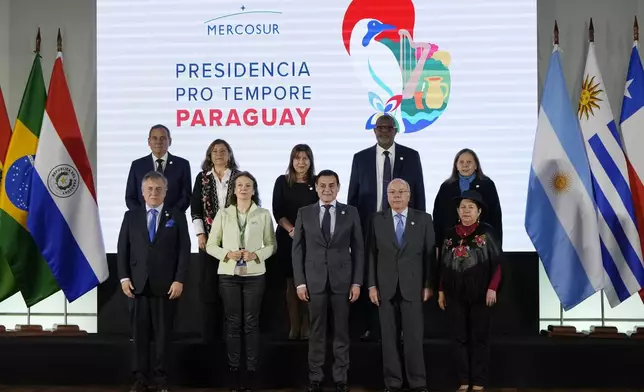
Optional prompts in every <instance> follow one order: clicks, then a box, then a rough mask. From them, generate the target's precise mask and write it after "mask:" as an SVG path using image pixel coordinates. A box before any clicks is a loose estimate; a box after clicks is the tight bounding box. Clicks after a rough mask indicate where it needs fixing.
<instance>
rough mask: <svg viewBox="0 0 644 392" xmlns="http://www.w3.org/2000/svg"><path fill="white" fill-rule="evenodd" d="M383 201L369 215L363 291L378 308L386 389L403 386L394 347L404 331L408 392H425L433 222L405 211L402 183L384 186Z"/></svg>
mask: <svg viewBox="0 0 644 392" xmlns="http://www.w3.org/2000/svg"><path fill="white" fill-rule="evenodd" d="M387 199H388V200H389V206H390V207H391V209H389V210H384V211H380V212H377V213H375V214H374V216H373V220H372V222H371V230H370V232H369V233H368V234H367V237H368V240H367V243H368V248H369V249H368V251H367V253H368V259H369V263H368V264H367V276H368V278H367V282H368V284H367V287H368V288H369V298H370V299H371V302H372V303H373V304H375V305H376V306H378V307H379V314H380V324H381V328H382V362H383V375H384V378H385V391H386V392H399V391H400V390H401V388H402V386H403V366H402V364H401V361H400V352H399V349H398V346H400V344H399V343H400V335H401V332H402V331H404V336H403V338H404V342H403V344H402V348H403V354H404V356H403V357H404V369H405V373H406V375H407V382H408V384H409V387H410V388H411V390H412V391H413V392H427V379H426V376H425V359H424V357H423V332H424V331H423V330H424V328H423V302H425V301H427V300H429V297H430V296H431V292H432V282H433V281H434V280H435V279H434V277H433V276H432V271H434V268H433V266H434V264H435V260H436V257H435V256H436V252H435V250H436V248H435V246H434V224H433V222H432V217H431V215H429V214H428V213H426V212H425V211H418V210H415V209H413V208H409V207H408V203H409V186H408V185H407V183H406V182H405V181H404V180H401V179H394V180H393V181H391V182H390V183H389V187H388V192H387ZM397 320H400V322H397ZM399 326H400V327H402V329H401V328H399Z"/></svg>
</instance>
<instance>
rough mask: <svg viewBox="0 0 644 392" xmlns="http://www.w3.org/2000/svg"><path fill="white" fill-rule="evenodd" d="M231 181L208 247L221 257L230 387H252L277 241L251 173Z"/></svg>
mask: <svg viewBox="0 0 644 392" xmlns="http://www.w3.org/2000/svg"><path fill="white" fill-rule="evenodd" d="M231 181H232V186H233V189H234V191H233V194H232V195H231V196H230V203H229V204H230V205H229V206H228V207H226V208H225V209H220V210H219V211H218V212H217V215H216V216H215V219H214V221H213V223H212V228H211V229H210V237H209V238H208V243H207V245H206V251H207V252H208V254H210V255H211V256H213V257H215V258H217V259H219V260H221V262H220V263H219V270H218V273H219V290H220V293H221V298H222V301H223V304H224V311H225V315H226V335H227V336H226V346H227V350H228V366H229V371H230V373H229V375H230V388H231V390H233V391H235V390H242V389H246V390H252V389H253V388H254V387H255V385H254V384H256V382H255V380H256V374H257V364H258V357H259V313H260V309H261V304H262V297H263V294H264V287H265V281H264V274H265V272H266V260H267V259H268V258H269V257H271V256H272V255H273V254H274V253H275V252H276V250H277V245H276V242H275V230H274V227H273V220H272V217H271V213H270V212H269V211H268V210H267V209H264V208H260V207H259V205H260V202H259V193H258V191H257V181H256V180H255V177H253V175H252V174H250V173H248V172H240V173H237V174H236V175H235V176H234V177H233V179H232V180H231ZM242 309H243V312H242ZM242 317H243V322H242ZM242 325H243V326H244V327H243V335H244V336H245V347H246V376H245V377H244V378H243V380H242V377H241V376H240V375H241V373H240V371H239V369H240V364H241V363H240V362H241V359H240V356H241V335H242Z"/></svg>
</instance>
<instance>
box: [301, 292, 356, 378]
mask: <svg viewBox="0 0 644 392" xmlns="http://www.w3.org/2000/svg"><path fill="white" fill-rule="evenodd" d="M329 302H331V307H332V309H333V321H334V326H333V357H334V362H333V368H332V369H333V381H334V382H336V383H340V382H341V383H346V382H347V372H348V371H349V307H350V303H349V292H348V291H347V292H346V293H342V294H337V293H333V292H332V291H331V289H330V288H328V287H327V289H326V291H325V292H323V293H320V294H312V293H309V318H310V320H311V328H310V331H309V380H310V381H311V382H319V383H321V382H322V381H324V371H323V370H322V366H323V365H324V359H325V356H326V338H327V315H328V304H329Z"/></svg>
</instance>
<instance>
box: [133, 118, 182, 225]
mask: <svg viewBox="0 0 644 392" xmlns="http://www.w3.org/2000/svg"><path fill="white" fill-rule="evenodd" d="M171 144H172V138H171V136H170V130H169V129H168V128H167V127H166V126H165V125H161V124H157V125H154V126H152V128H151V129H150V132H149V134H148V146H150V150H152V154H150V155H146V156H144V157H142V158H139V159H137V160H135V161H133V162H132V165H131V166H130V174H129V175H128V177H127V187H126V189H125V204H126V205H127V208H128V210H132V209H134V208H137V207H142V206H144V205H145V201H144V200H143V196H142V195H141V180H142V179H143V176H145V174H146V173H148V172H149V171H152V170H156V171H158V172H160V173H163V175H164V176H165V178H166V179H167V181H168V194H167V196H166V198H165V205H166V206H168V207H176V208H177V209H179V210H181V211H183V212H186V211H187V210H188V207H189V206H190V197H191V194H192V186H191V184H192V182H191V179H192V175H191V174H190V163H189V162H188V161H187V160H185V159H183V158H181V157H178V156H176V155H172V154H170V153H169V152H168V148H169V147H170V145H171Z"/></svg>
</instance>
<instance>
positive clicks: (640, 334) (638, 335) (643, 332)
mask: <svg viewBox="0 0 644 392" xmlns="http://www.w3.org/2000/svg"><path fill="white" fill-rule="evenodd" d="M631 339H643V340H644V327H635V330H634V331H633V333H631Z"/></svg>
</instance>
